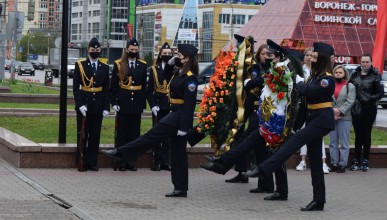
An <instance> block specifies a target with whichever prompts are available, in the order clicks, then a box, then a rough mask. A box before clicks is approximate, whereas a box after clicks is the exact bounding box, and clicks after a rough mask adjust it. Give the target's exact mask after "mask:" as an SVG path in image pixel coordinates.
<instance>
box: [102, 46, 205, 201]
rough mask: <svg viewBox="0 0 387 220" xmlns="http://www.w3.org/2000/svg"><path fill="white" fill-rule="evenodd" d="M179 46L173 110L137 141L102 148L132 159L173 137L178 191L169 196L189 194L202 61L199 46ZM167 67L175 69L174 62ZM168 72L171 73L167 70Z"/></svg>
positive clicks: (173, 172)
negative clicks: (189, 140) (191, 143)
mask: <svg viewBox="0 0 387 220" xmlns="http://www.w3.org/2000/svg"><path fill="white" fill-rule="evenodd" d="M177 47H178V50H179V52H178V54H177V55H178V56H177V57H176V58H172V59H171V60H170V61H169V64H172V63H174V65H175V66H176V67H177V69H176V70H175V71H173V74H174V75H173V76H172V81H171V84H170V96H169V97H170V100H169V101H170V103H171V112H170V113H169V114H168V115H167V116H165V117H164V118H163V119H162V120H161V121H159V122H158V123H157V124H156V125H155V126H154V127H153V128H152V129H150V130H149V131H148V132H147V133H146V134H144V135H142V136H140V137H139V138H137V139H136V140H134V141H132V142H130V143H128V144H125V145H123V146H121V147H119V148H116V149H113V150H106V151H102V152H103V153H104V154H106V155H107V156H109V157H112V158H114V159H116V160H125V161H132V160H136V159H137V157H138V156H139V155H141V154H143V153H145V152H146V151H148V150H149V149H151V148H152V147H153V146H154V145H155V144H158V143H160V141H161V140H164V139H166V138H171V168H172V170H171V175H172V183H173V185H174V190H173V192H172V193H169V194H166V195H165V196H166V197H187V191H188V160H187V152H186V147H187V137H186V134H187V131H188V129H190V128H192V124H193V118H194V111H195V104H196V94H197V84H198V82H197V75H198V63H197V61H196V59H195V56H196V54H197V51H198V49H197V48H196V47H194V46H192V45H189V44H179V45H178V46H177ZM167 67H168V68H171V66H170V65H167V66H166V68H167ZM164 73H171V72H170V71H169V70H164Z"/></svg>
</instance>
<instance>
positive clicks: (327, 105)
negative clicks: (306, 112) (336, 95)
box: [308, 102, 332, 109]
mask: <svg viewBox="0 0 387 220" xmlns="http://www.w3.org/2000/svg"><path fill="white" fill-rule="evenodd" d="M330 107H332V102H321V103H317V104H308V109H320V108H330Z"/></svg>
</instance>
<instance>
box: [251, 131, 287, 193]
mask: <svg viewBox="0 0 387 220" xmlns="http://www.w3.org/2000/svg"><path fill="white" fill-rule="evenodd" d="M259 136H260V135H259ZM260 138H262V136H260ZM262 139H263V138H262ZM255 153H256V163H257V166H258V165H259V164H260V163H262V162H263V161H265V160H266V159H267V158H269V157H270V155H271V154H272V153H271V152H270V150H269V149H268V148H267V147H266V146H264V145H256V147H255ZM274 176H275V185H276V190H275V191H276V192H277V193H280V194H282V195H288V176H287V173H286V167H285V164H282V166H280V167H278V168H277V169H275V170H274ZM258 187H259V188H263V189H265V190H266V191H273V190H274V180H273V176H272V174H269V175H268V176H266V178H265V179H259V180H258Z"/></svg>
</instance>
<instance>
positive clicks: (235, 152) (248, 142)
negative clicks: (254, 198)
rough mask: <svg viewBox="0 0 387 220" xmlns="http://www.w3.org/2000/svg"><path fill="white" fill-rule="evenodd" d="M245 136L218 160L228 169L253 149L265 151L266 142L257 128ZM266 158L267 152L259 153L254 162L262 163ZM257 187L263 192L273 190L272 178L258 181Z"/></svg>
mask: <svg viewBox="0 0 387 220" xmlns="http://www.w3.org/2000/svg"><path fill="white" fill-rule="evenodd" d="M246 131H247V130H246ZM245 133H246V132H245ZM246 134H247V135H246V136H244V137H240V140H241V142H239V143H238V145H236V146H235V147H234V148H231V149H230V150H229V151H227V152H225V153H224V154H222V155H221V156H220V159H221V160H222V162H223V163H225V164H226V165H227V166H228V167H232V166H233V165H234V164H236V163H237V162H238V161H239V160H240V158H244V157H245V156H246V155H247V154H248V153H249V152H250V150H251V149H253V148H254V147H259V148H263V149H266V150H267V148H266V142H265V140H264V139H263V138H262V136H261V135H260V134H259V129H258V128H256V129H255V130H254V131H251V132H248V133H246ZM261 152H263V153H261ZM268 156H269V154H268V152H267V151H260V153H259V154H257V156H256V157H257V158H256V161H257V162H258V161H259V162H262V161H263V160H265V159H266V158H267V157H268ZM270 175H271V174H270ZM258 187H259V188H264V189H265V190H268V191H271V190H273V188H274V183H273V178H272V177H270V176H268V177H267V178H266V180H258Z"/></svg>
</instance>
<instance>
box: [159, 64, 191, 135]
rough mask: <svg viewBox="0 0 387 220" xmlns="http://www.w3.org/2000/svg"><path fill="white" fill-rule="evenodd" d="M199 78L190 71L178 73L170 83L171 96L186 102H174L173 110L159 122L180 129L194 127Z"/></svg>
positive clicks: (184, 129)
mask: <svg viewBox="0 0 387 220" xmlns="http://www.w3.org/2000/svg"><path fill="white" fill-rule="evenodd" d="M197 85H198V79H197V76H195V75H194V74H192V73H191V72H190V71H189V72H188V73H187V74H182V75H180V74H179V73H176V74H175V75H174V76H173V78H172V82H171V84H170V98H171V99H177V100H184V104H173V103H172V101H171V104H170V106H171V112H170V113H169V114H168V115H167V116H165V117H164V118H163V119H162V120H161V121H160V122H159V123H164V124H168V125H171V126H174V127H177V129H178V130H180V131H186V132H187V131H188V130H189V129H191V128H192V125H193V118H194V111H195V105H196V94H197Z"/></svg>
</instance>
